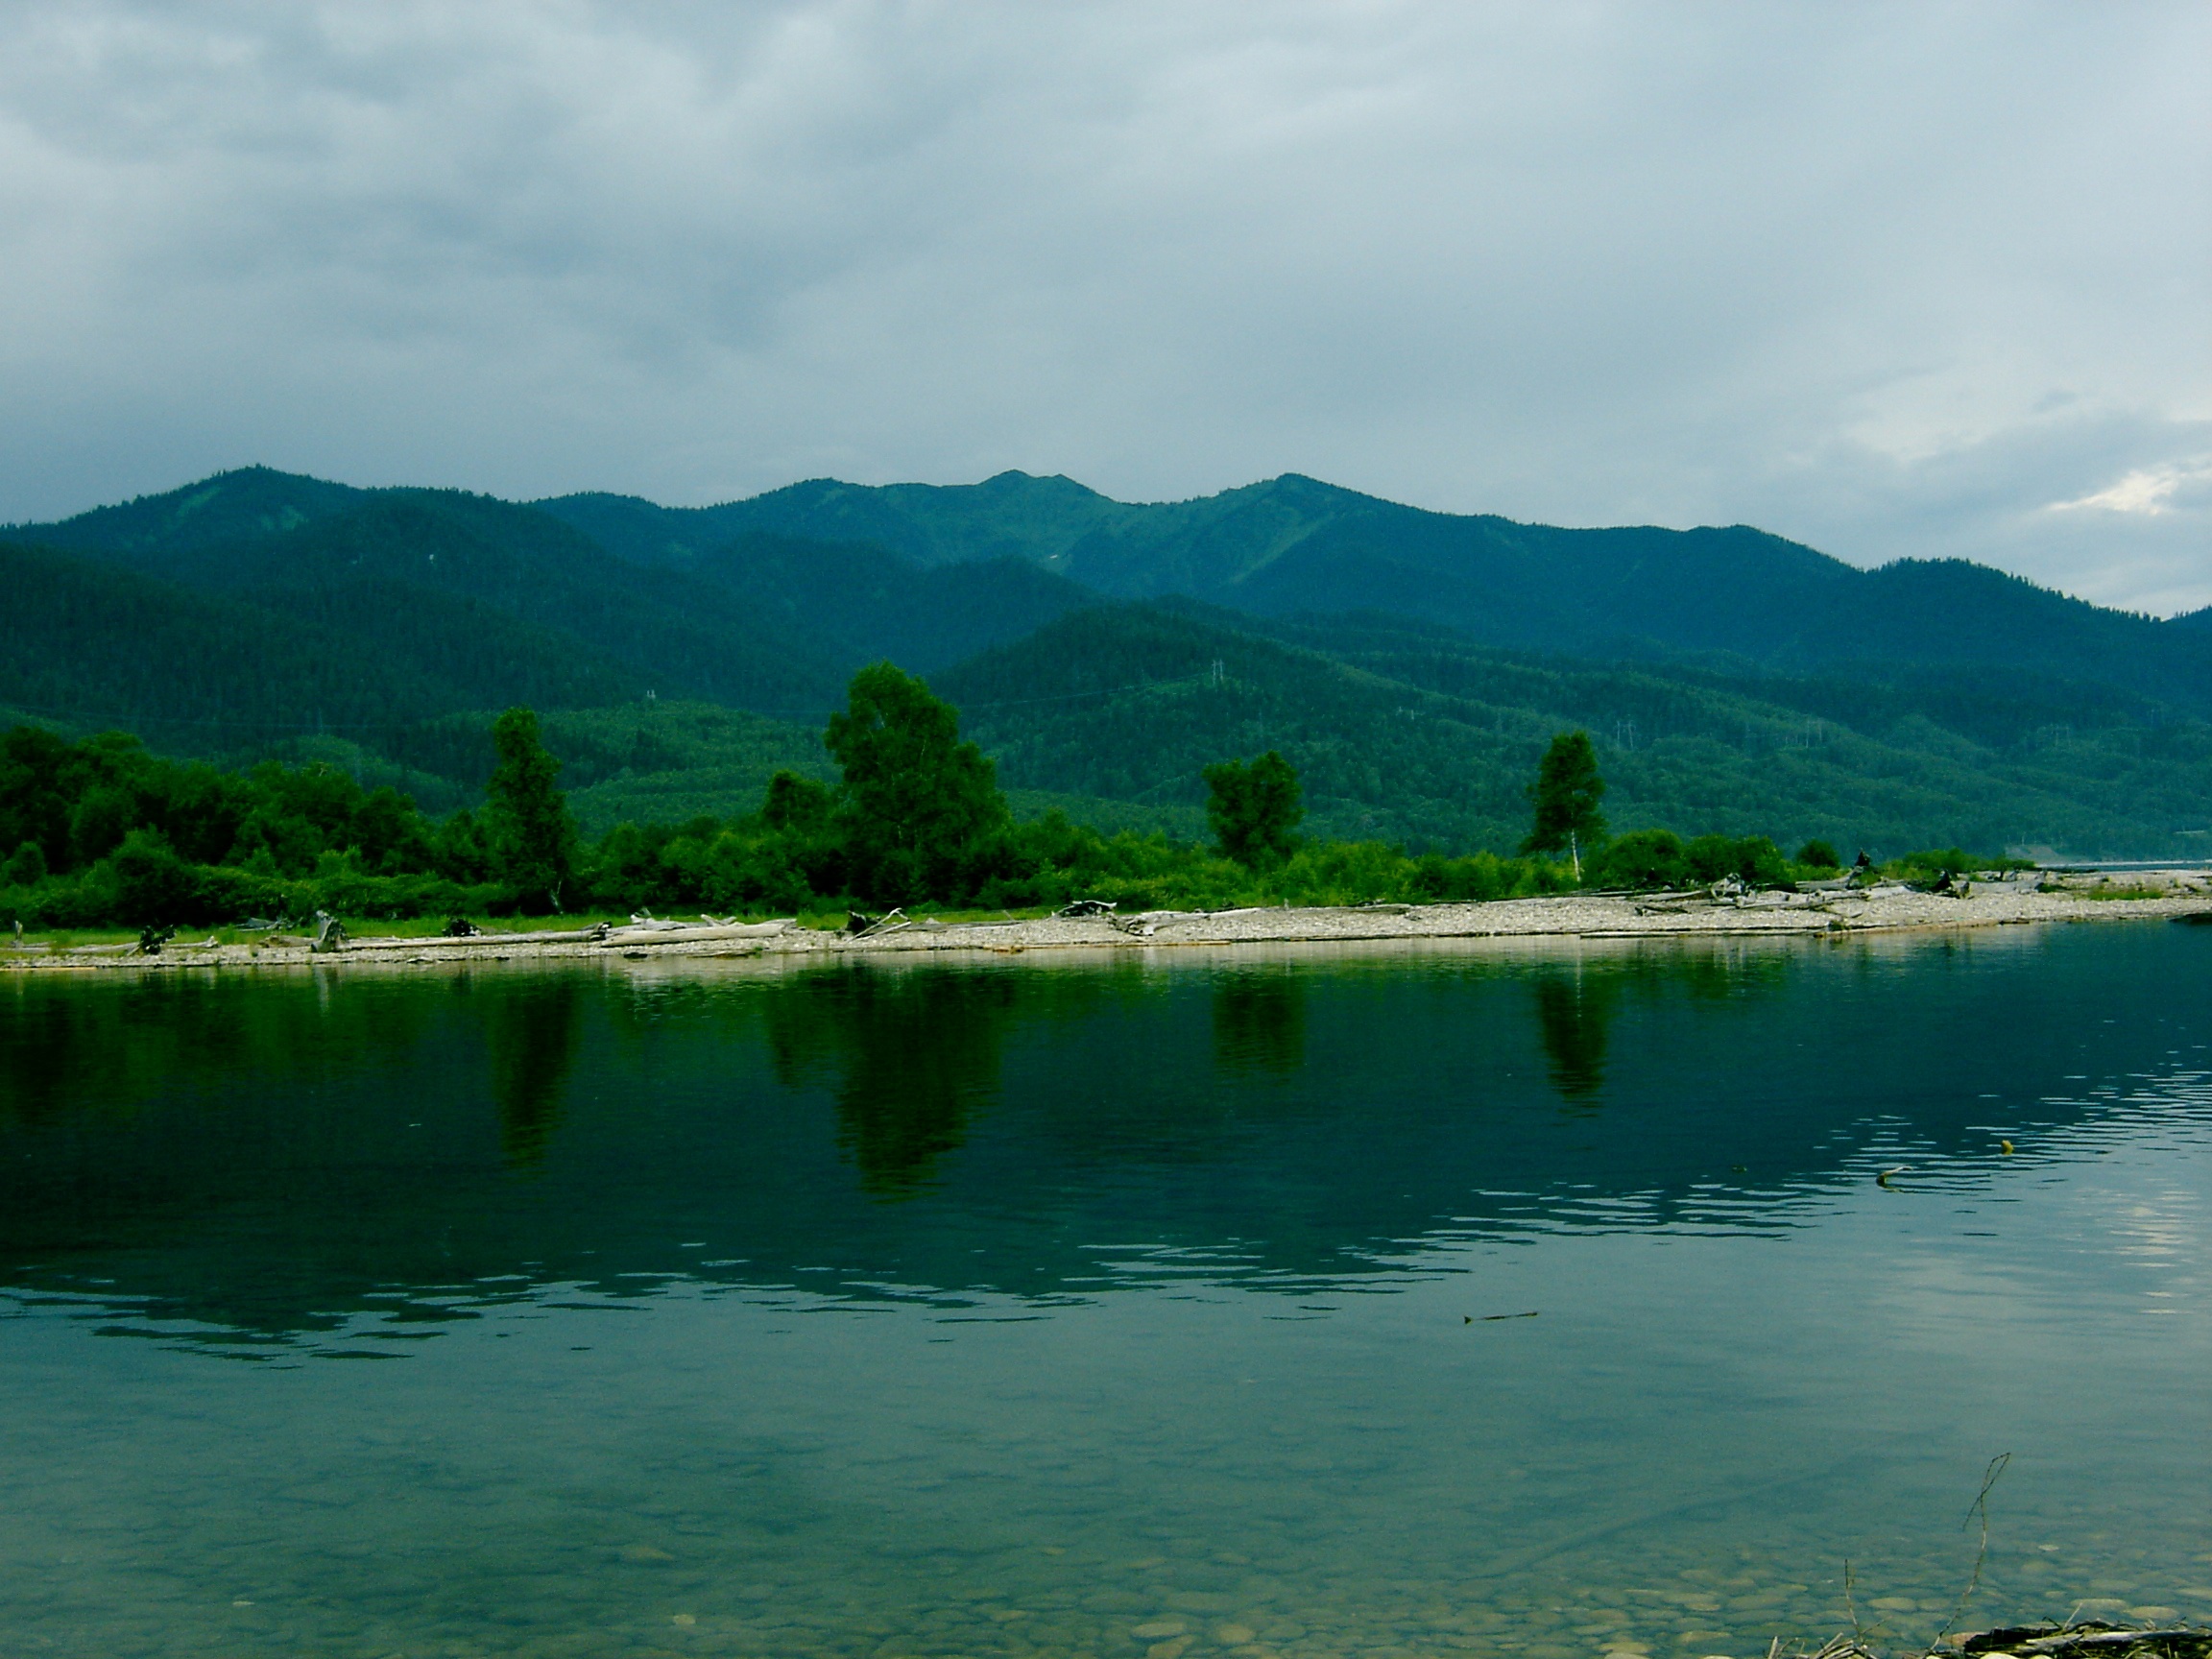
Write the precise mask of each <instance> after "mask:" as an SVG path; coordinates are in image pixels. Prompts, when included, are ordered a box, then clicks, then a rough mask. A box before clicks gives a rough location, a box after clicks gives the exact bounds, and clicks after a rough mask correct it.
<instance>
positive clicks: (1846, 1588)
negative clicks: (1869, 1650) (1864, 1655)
mask: <svg viewBox="0 0 2212 1659" xmlns="http://www.w3.org/2000/svg"><path fill="white" fill-rule="evenodd" d="M1843 1610H1844V1611H1845V1612H1846V1613H1848V1614H1850V1615H1851V1640H1852V1641H1854V1642H1863V1641H1865V1640H1866V1631H1865V1629H1864V1627H1863V1626H1862V1625H1861V1624H1860V1623H1859V1604H1858V1603H1857V1602H1856V1601H1854V1600H1852V1599H1851V1557H1850V1556H1848V1555H1846V1556H1844V1557H1843Z"/></svg>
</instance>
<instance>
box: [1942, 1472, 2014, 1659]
mask: <svg viewBox="0 0 2212 1659" xmlns="http://www.w3.org/2000/svg"><path fill="white" fill-rule="evenodd" d="M2011 1461H2012V1454H2011V1453H2009V1452H2000V1453H1998V1454H1997V1455H1996V1456H1994V1457H1992V1458H1990V1459H1989V1467H1988V1468H1987V1469H1986V1470H1984V1472H1983V1476H1982V1490H1981V1491H1979V1492H1977V1493H1976V1494H1975V1495H1974V1502H1973V1503H1970V1504H1968V1505H1967V1508H1966V1519H1965V1520H1963V1521H1961V1522H1960V1523H1959V1530H1960V1531H1961V1532H1963V1531H1965V1530H1966V1528H1967V1527H1971V1526H1972V1525H1973V1524H1974V1517H1975V1516H1977V1515H1979V1516H1981V1517H1982V1547H1981V1548H1980V1549H1979V1550H1977V1551H1974V1576H1973V1577H1971V1578H1969V1579H1967V1581H1966V1590H1965V1593H1964V1594H1963V1595H1961V1596H1960V1598H1959V1605H1958V1606H1956V1607H1954V1608H1952V1609H1951V1617H1950V1618H1948V1619H1946V1620H1944V1621H1943V1623H1942V1627H1941V1628H1940V1629H1938V1630H1937V1631H1936V1636H1935V1640H1934V1641H1931V1642H1930V1643H1929V1644H1928V1646H1929V1647H1935V1646H1936V1643H1938V1642H1941V1641H1942V1640H1943V1638H1944V1637H1945V1636H1947V1635H1949V1634H1950V1633H1951V1626H1952V1625H1954V1624H1956V1623H1959V1621H1960V1619H1961V1618H1963V1617H1964V1616H1965V1613H1966V1603H1967V1602H1969V1601H1971V1600H1973V1599H1974V1592H1975V1591H1977V1590H1979V1589H1981V1588H1982V1567H1983V1563H1984V1562H1985V1561H1987V1560H1988V1559H1989V1488H1990V1487H1992V1486H1994V1485H1996V1484H1997V1479H1998V1477H1999V1476H2001V1475H2003V1474H2004V1473H2005V1469H2006V1465H2008V1463H2010V1462H2011Z"/></svg>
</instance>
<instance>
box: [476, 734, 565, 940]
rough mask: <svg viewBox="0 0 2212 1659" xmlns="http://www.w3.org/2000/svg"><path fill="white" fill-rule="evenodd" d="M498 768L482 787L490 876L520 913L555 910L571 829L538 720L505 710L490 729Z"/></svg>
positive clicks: (557, 773) (558, 905)
mask: <svg viewBox="0 0 2212 1659" xmlns="http://www.w3.org/2000/svg"><path fill="white" fill-rule="evenodd" d="M492 743H493V748H494V749H496V750H497V751H498V755H499V763H498V765H497V766H495V767H493V772H492V781H491V782H490V783H489V784H488V785H487V786H486V795H487V797H488V800H487V802H486V804H485V808H484V828H485V840H486V843H487V845H488V846H489V848H490V850H491V854H492V864H493V874H494V875H495V876H496V877H497V878H498V879H500V880H501V881H504V882H505V883H506V884H507V885H508V886H509V887H511V888H513V889H514V891H515V894H516V896H517V901H518V902H520V903H521V905H522V907H523V908H524V909H526V910H537V911H541V912H542V911H545V910H558V909H560V908H561V899H562V890H563V889H564V888H565V887H566V886H567V885H568V881H569V878H570V877H571V875H573V873H574V869H575V860H576V826H575V823H574V821H573V820H571V819H570V818H569V816H568V803H567V801H566V800H565V799H564V798H563V796H562V794H561V790H560V788H559V786H558V784H557V783H556V780H557V779H558V778H559V777H560V775H561V762H560V761H558V760H556V759H554V758H553V757H552V756H551V755H549V754H547V753H546V752H545V744H544V741H543V740H542V739H541V737H540V735H539V732H538V715H537V713H536V711H535V710H533V709H508V710H507V712H506V713H504V714H502V715H500V716H499V718H498V719H497V720H496V721H494V722H493V727H492Z"/></svg>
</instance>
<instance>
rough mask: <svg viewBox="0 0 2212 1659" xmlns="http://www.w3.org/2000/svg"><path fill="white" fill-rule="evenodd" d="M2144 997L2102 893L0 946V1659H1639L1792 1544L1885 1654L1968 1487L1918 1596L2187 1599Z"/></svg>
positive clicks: (2179, 1014) (2175, 1183) (1660, 1652)
mask: <svg viewBox="0 0 2212 1659" xmlns="http://www.w3.org/2000/svg"><path fill="white" fill-rule="evenodd" d="M633 967H637V972H635V973H632V972H631V970H632V968H633ZM2208 987H2212V928H2197V927H2181V926H2165V925H2154V924H2142V923H2131V924H2111V925H2100V926H2075V927H2070V928H2060V929H2056V930H2029V929H2018V930H2012V929H2007V930H2004V931H2001V932H1989V933H1984V934H1979V935H1973V936H1968V937H1961V938H1957V939H1952V940H1938V939H1920V940H1890V941H1885V942H1879V943H1874V944H1866V943H1863V942H1859V941H1849V942H1844V943H1839V944H1833V945H1832V944H1828V943H1825V942H1823V943H1818V944H1775V945H1757V946H1753V945H1732V944H1725V943H1723V944H1718V945H1716V944H1704V945H1660V946H1653V947H1647V948H1638V947H1627V946H1623V947H1620V948H1618V949H1606V948H1600V947H1599V946H1596V945H1591V946H1585V947H1580V948H1577V947H1575V946H1573V945H1572V944H1569V945H1565V946H1555V947H1551V948H1537V947H1523V948H1505V947H1485V948H1465V949H1455V950H1427V951H1406V952H1398V953H1393V954H1388V955H1356V954H1349V953H1344V954H1332V953H1326V952H1289V951H1282V952H1276V953H1272V954H1270V953H1265V952H1259V951H1254V952H1250V953H1229V952H1196V951H1163V952H1160V953H1158V954H1157V955H1156V956H1154V957H1150V958H1147V959H1144V960H1136V959H1129V958H1124V959H1118V960H1112V961H1108V960H1102V959H1078V960H1070V961H1063V962H1057V963H1055V962H1047V961H1043V960H1041V959H1040V958H1038V957H1036V956H1034V955H1032V956H1027V957H1022V958H1017V959H1014V960H1013V961H1011V962H1007V961H1003V960H1001V959H993V964H992V965H990V966H944V965H938V966H921V967H912V968H907V967H852V968H847V969H843V970H832V971H828V972H822V971H810V972H806V973H799V972H785V973H779V972H776V971H774V970H773V969H770V968H765V967H763V966H762V965H761V964H758V963H728V964H724V963H709V964H704V965H700V966H698V967H695V968H693V969H691V970H689V971H682V970H679V969H677V968H675V967H673V966H669V965H661V964H653V965H647V966H638V965H633V964H628V963H621V964H616V965H614V967H613V971H612V972H607V973H604V974H603V973H601V972H599V971H597V970H596V969H593V970H589V971H578V972H567V973H525V972H521V971H520V968H519V965H517V966H516V968H515V969H513V970H508V969H487V970H478V971H475V972H472V973H466V974H464V973H448V972H445V971H438V972H434V973H429V974H422V975H420V976H406V975H404V974H395V973H392V972H389V971H382V970H364V969H362V968H359V967H355V966H341V967H337V968H333V969H326V970H319V971H317V972H315V973H313V974H308V973H304V972H302V973H300V974H288V975H287V974H276V975H272V974H240V975H225V976H220V977H218V976H209V975H204V974H191V973H174V972H173V973H170V974H156V975H155V976H152V977H150V978H147V979H145V980H143V981H131V982H126V981H122V980H114V981H109V982H99V981H90V980H87V981H83V982H69V981H60V980H55V979H44V978H42V979H36V980H34V979H30V978H28V977H24V976H16V977H13V978H10V979H8V980H5V981H0V1655H6V1656H8V1659H14V1656H15V1655H20V1654H38V1653H57V1654H95V1653H98V1654H132V1653H169V1652H182V1651H202V1650H204V1651H208V1652H211V1653H212V1652H219V1653H223V1654H248V1655H254V1654H264V1653H270V1654H274V1653H279V1652H281V1653H339V1654H350V1655H360V1656H361V1659H382V1656H388V1655H393V1654H455V1655H461V1654H474V1653H545V1654H577V1655H583V1654H596V1653H601V1652H610V1653H613V1652H625V1653H626V1652H640V1653H642V1652H656V1653H658V1652H669V1653H714V1654H761V1655H767V1654H817V1653H819V1654H868V1655H896V1654H917V1655H920V1654H1007V1655H1018V1656H1019V1655H1030V1654H1067V1655H1074V1654H1092V1655H1096V1656H1097V1659H1139V1656H1142V1655H1152V1656H1153V1659H1176V1656H1178V1655H1180V1654H1183V1653H1186V1652H1188V1653H1190V1654H1191V1655H1192V1656H1193V1659H1205V1656H1206V1655H1209V1654H1212V1653H1220V1652H1228V1651H1232V1650H1239V1649H1240V1650H1242V1651H1243V1653H1244V1654H1245V1655H1246V1659H1254V1656H1256V1655H1259V1654H1262V1653H1265V1654H1281V1655H1285V1656H1304V1655H1324V1654H1353V1653H1363V1654H1378V1655H1381V1654H1399V1653H1404V1654H1450V1653H1455V1652H1463V1653H1477V1654H1480V1653H1486V1652H1522V1653H1531V1654H1534V1655H1536V1656H1537V1659H1549V1656H1552V1655H1567V1654H1593V1655H1595V1654H1599V1653H1604V1652H1647V1653H1649V1654H1651V1655H1653V1656H1654V1659H1674V1656H1680V1655H1691V1656H1694V1655H1700V1654H1705V1653H1735V1654H1743V1655H1748V1654H1752V1653H1763V1652H1764V1651H1765V1650H1766V1647H1767V1642H1768V1640H1769V1639H1770V1638H1771V1637H1773V1636H1776V1635H1781V1636H1783V1637H1785V1638H1786V1639H1787V1638H1791V1637H1800V1636H1801V1637H1808V1638H1812V1639H1815V1640H1817V1639H1819V1638H1822V1637H1825V1636H1827V1635H1828V1634H1830V1633H1831V1632H1832V1631H1834V1630H1836V1629H1837V1628H1839V1627H1848V1625H1849V1623H1850V1620H1851V1608H1850V1607H1847V1606H1846V1602H1845V1596H1844V1591H1845V1583H1844V1571H1845V1569H1844V1563H1845V1562H1846V1561H1848V1562H1849V1563H1850V1573H1851V1576H1852V1580H1853V1582H1852V1592H1853V1594H1852V1603H1851V1605H1852V1607H1855V1608H1856V1612H1857V1615H1858V1617H1859V1619H1860V1620H1861V1622H1862V1623H1863V1624H1865V1625H1866V1626H1867V1627H1868V1628H1869V1630H1872V1631H1875V1632H1877V1640H1878V1641H1879V1642H1880V1643H1881V1644H1883V1645H1885V1646H1887V1645H1891V1644H1902V1643H1904V1642H1906V1641H1908V1640H1916V1641H1925V1640H1927V1639H1928V1638H1929V1637H1930V1636H1931V1635H1932V1634H1933V1633H1934V1632H1935V1631H1936V1629H1937V1627H1938V1626H1940V1625H1942V1624H1943V1623H1944V1622H1945V1620H1946V1618H1947V1617H1948V1616H1949V1615H1950V1614H1951V1613H1952V1610H1953V1608H1954V1606H1955V1604H1956V1603H1957V1601H1958V1599H1959V1597H1960V1593H1961V1592H1962V1591H1963V1590H1964V1589H1965V1588H1966V1586H1967V1585H1968V1583H1969V1582H1970V1580H1971V1579H1972V1576H1973V1574H1974V1571H1975V1564H1976V1556H1977V1552H1978V1549H1979V1547H1980V1544H1981V1519H1980V1516H1979V1515H1978V1514H1977V1515H1976V1516H1975V1517H1974V1519H1973V1520H1972V1521H1971V1522H1969V1521H1968V1512H1969V1509H1970V1506H1971V1505H1972V1503H1973V1501H1974V1498H1975V1495H1976V1493H1977V1491H1978V1490H1979V1489H1980V1487H1981V1485H1982V1482H1983V1479H1984V1472H1985V1471H1986V1470H1987V1468H1988V1466H1989V1464H1990V1460H1991V1459H1992V1458H1994V1457H1996V1456H1998V1455H2001V1454H2007V1453H2009V1454H2010V1455H2011V1460H2010V1462H2009V1464H2008V1466H2007V1467H2006V1468H2005V1470H2004V1473H2003V1476H2002V1478H2001V1479H1999V1480H1998V1482H1997V1484H1996V1486H1995V1487H1994V1489H1993V1490H1992V1491H1991V1493H1990V1496H1989V1502H1988V1505H1987V1516H1988V1523H1989V1531H1988V1544H1987V1552H1986V1558H1985V1560H1984V1562H1983V1565H1982V1568H1981V1576H1980V1582H1979V1586H1978V1588H1977V1589H1976V1591H1975V1595H1974V1599H1973V1602H1972V1604H1971V1607H1970V1608H1969V1610H1968V1612H1967V1613H1966V1614H1965V1615H1964V1616H1963V1617H1962V1618H1961V1620H1960V1623H1961V1624H1962V1625H1964V1626H1965V1627H1968V1628H1974V1627H1980V1626H1982V1625H1985V1624H1987V1623H1992V1622H1995V1621H1999V1620H2008V1619H2015V1618H2034V1617H2042V1616H2046V1615H2056V1616H2063V1615H2064V1614H2066V1613H2067V1612H2068V1611H2069V1610H2070V1609H2071V1608H2073V1607H2074V1606H2075V1605H2076V1604H2077V1603H2079V1602H2081V1601H2083V1600H2084V1599H2086V1600H2088V1601H2089V1602H2090V1603H2091V1605H2092V1610H2093V1611H2095V1610H2104V1611H2108V1612H2113V1613H2117V1612H2118V1611H2119V1610H2121V1609H2127V1608H2142V1609H2161V1608H2163V1609H2173V1610H2175V1611H2176V1612H2178V1613H2180V1614H2182V1615H2186V1616H2191V1617H2196V1618H2200V1619H2212V1301H2208V1294H2207V1292H2208V1280H2207V1272H2206V1269H2207V1262H2208V1257H2212V1232H2208V1219H2212V1064H2208V1053H2212V1051H2208V1049H2207V1047H2206V1045H2207V1044H2208V1043H2212V998H2207V995H2206V993H2207V988H2208ZM2003 1140H2009V1141H2010V1142H2012V1143H2013V1145H2014V1147H2015V1150H2014V1151H2013V1152H2012V1153H2011V1154H2009V1155H2007V1154H2005V1153H2003V1152H2002V1151H2001V1150H2000V1144H1999V1143H2000V1142H2001V1141H2003ZM1897 1165H1904V1166H1909V1168H1908V1169H1907V1170H1906V1172H1905V1173H1902V1174H1899V1175H1894V1176H1892V1177H1890V1180H1889V1184H1888V1186H1887V1187H1884V1186H1882V1185H1879V1184H1878V1183H1877V1182H1876V1179H1875V1177H1876V1174H1877V1172H1878V1171H1880V1170H1883V1169H1885V1168H1887V1167H1890V1166H1897ZM1521 1314H1532V1315H1533V1316H1532V1317H1494V1316H1496V1315H1521Z"/></svg>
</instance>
